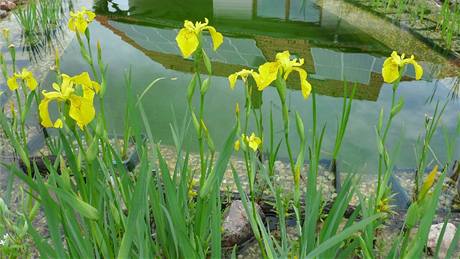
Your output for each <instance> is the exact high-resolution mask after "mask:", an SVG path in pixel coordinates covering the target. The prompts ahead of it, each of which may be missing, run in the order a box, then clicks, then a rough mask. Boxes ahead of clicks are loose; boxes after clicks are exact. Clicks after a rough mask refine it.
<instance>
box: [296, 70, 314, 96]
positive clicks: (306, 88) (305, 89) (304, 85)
mask: <svg viewBox="0 0 460 259" xmlns="http://www.w3.org/2000/svg"><path fill="white" fill-rule="evenodd" d="M293 70H295V71H297V72H299V77H300V90H301V91H302V95H303V98H305V99H307V98H308V96H310V93H311V84H310V83H309V82H308V81H307V71H305V70H304V69H302V68H298V67H294V68H293Z"/></svg>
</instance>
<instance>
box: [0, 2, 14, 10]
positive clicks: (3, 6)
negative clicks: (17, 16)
mask: <svg viewBox="0 0 460 259" xmlns="http://www.w3.org/2000/svg"><path fill="white" fill-rule="evenodd" d="M14 8H16V4H15V3H13V2H11V1H3V2H0V10H4V11H11V10H13V9H14Z"/></svg>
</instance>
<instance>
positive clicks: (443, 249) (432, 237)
mask: <svg viewBox="0 0 460 259" xmlns="http://www.w3.org/2000/svg"><path fill="white" fill-rule="evenodd" d="M443 225H444V223H439V224H434V225H431V228H430V233H429V234H428V242H427V247H428V248H429V249H431V251H433V252H434V251H435V250H436V244H437V243H438V239H439V235H440V234H441V230H442V226H443ZM456 231H457V228H456V227H455V226H454V225H453V224H452V223H447V226H446V230H445V232H444V236H443V238H442V241H441V246H440V248H439V258H441V259H442V258H446V254H447V250H448V249H449V247H450V244H451V243H452V240H453V239H454V236H455V232H456Z"/></svg>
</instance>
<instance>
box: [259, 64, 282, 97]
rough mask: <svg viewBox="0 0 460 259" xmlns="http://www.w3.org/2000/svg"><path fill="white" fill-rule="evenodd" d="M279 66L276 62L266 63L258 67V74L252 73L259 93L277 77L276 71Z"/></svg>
mask: <svg viewBox="0 0 460 259" xmlns="http://www.w3.org/2000/svg"><path fill="white" fill-rule="evenodd" d="M279 68H280V64H279V63H278V62H267V63H265V64H263V65H261V66H260V67H259V73H258V74H257V73H254V74H253V77H254V80H255V81H256V84H257V88H258V90H259V91H262V90H264V89H265V88H266V87H267V86H269V85H270V84H271V83H272V82H273V81H275V79H276V77H277V76H278V69H279Z"/></svg>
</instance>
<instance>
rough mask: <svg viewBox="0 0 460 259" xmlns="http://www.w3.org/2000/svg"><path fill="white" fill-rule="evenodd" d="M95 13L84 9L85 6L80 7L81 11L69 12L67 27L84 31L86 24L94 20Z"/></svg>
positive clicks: (75, 30)
mask: <svg viewBox="0 0 460 259" xmlns="http://www.w3.org/2000/svg"><path fill="white" fill-rule="evenodd" d="M95 17H96V14H95V13H93V12H91V11H88V10H86V8H85V7H82V8H81V11H78V12H76V13H75V12H72V11H71V12H70V19H69V23H68V27H69V29H70V30H71V31H74V32H77V31H78V32H79V33H85V31H86V28H88V25H89V24H90V23H91V22H92V21H93V20H94V18H95Z"/></svg>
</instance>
